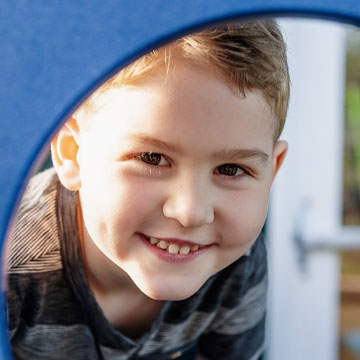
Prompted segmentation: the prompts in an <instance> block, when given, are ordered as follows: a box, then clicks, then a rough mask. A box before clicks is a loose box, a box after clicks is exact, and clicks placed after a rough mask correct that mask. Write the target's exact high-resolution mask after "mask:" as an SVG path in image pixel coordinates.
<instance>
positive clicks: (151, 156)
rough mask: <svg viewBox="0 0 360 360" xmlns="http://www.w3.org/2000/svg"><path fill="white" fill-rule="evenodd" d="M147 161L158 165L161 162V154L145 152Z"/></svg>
mask: <svg viewBox="0 0 360 360" xmlns="http://www.w3.org/2000/svg"><path fill="white" fill-rule="evenodd" d="M143 156H144V158H145V161H146V162H148V163H149V164H152V165H157V164H159V162H160V155H159V154H156V153H145V154H144V155H143Z"/></svg>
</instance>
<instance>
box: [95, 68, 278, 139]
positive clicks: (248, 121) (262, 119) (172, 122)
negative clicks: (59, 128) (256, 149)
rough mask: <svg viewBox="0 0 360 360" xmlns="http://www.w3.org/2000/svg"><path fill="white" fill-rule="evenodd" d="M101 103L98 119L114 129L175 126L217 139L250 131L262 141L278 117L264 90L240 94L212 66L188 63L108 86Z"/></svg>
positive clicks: (269, 135)
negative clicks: (123, 84)
mask: <svg viewBox="0 0 360 360" xmlns="http://www.w3.org/2000/svg"><path fill="white" fill-rule="evenodd" d="M95 107H96V111H95V112H94V116H93V117H94V118H95V119H96V118H98V120H97V121H96V123H98V124H102V125H101V126H100V127H103V128H108V127H111V128H112V129H113V131H114V132H117V131H119V132H128V133H131V132H139V131H142V132H144V131H146V132H155V131H157V132H158V133H159V132H160V133H161V132H162V131H163V130H165V129H167V128H168V127H169V126H170V127H175V128H176V129H177V130H178V131H180V132H181V135H182V136H187V137H190V135H192V134H193V132H194V131H196V132H198V135H199V136H200V135H203V137H205V135H206V137H207V139H210V138H212V139H213V141H216V139H218V136H223V139H222V140H221V141H225V139H229V138H230V137H234V134H237V136H238V138H239V139H240V138H246V133H249V131H250V132H251V133H252V134H253V135H254V134H257V140H259V141H260V140H267V139H269V138H270V139H271V140H272V138H273V134H274V121H275V120H274V116H273V114H272V111H271V109H270V107H269V105H268V104H267V102H266V100H265V98H264V97H263V95H262V93H261V92H260V91H247V92H245V93H244V94H243V93H240V92H239V91H237V90H236V89H235V88H234V87H232V86H230V85H229V83H228V82H227V81H226V80H225V79H224V78H223V77H222V76H220V75H219V74H218V73H217V72H214V71H213V70H212V69H210V68H209V67H204V66H200V65H198V64H193V63H188V62H185V63H181V62H177V63H176V66H172V67H171V68H169V69H160V70H157V71H156V72H155V73H153V74H152V75H151V76H148V77H147V78H146V79H145V80H144V81H142V82H141V83H137V84H136V85H127V86H120V87H116V88H111V89H108V90H107V91H105V92H104V93H102V94H101V95H100V96H98V97H97V100H96V104H95ZM100 118H101V119H100ZM98 130H99V129H98ZM179 135H180V133H179ZM248 135H249V134H248ZM254 140H255V139H254Z"/></svg>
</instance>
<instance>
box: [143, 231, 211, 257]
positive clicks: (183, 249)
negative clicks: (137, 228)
mask: <svg viewBox="0 0 360 360" xmlns="http://www.w3.org/2000/svg"><path fill="white" fill-rule="evenodd" d="M144 237H145V239H146V240H147V241H148V242H149V243H150V244H152V245H155V246H157V247H158V248H160V249H162V250H164V251H166V252H168V253H169V254H173V255H177V254H179V255H187V254H189V253H195V252H197V251H199V250H200V249H202V248H204V247H205V246H201V245H193V244H190V243H188V242H179V241H175V240H164V239H157V238H155V237H150V236H146V235H144Z"/></svg>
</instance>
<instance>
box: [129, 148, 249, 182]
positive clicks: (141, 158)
mask: <svg viewBox="0 0 360 360" xmlns="http://www.w3.org/2000/svg"><path fill="white" fill-rule="evenodd" d="M149 156H152V157H157V159H158V160H159V161H160V163H158V164H152V163H151V162H150V161H146V160H145V157H147V158H149ZM134 158H135V159H136V160H139V161H141V162H142V163H144V164H146V165H148V166H150V167H151V168H154V167H168V166H169V165H170V161H169V160H168V159H167V158H166V157H165V156H164V155H162V154H159V153H155V152H143V153H140V154H137V155H135V156H134ZM162 160H165V161H166V162H167V165H160V164H161V161H162ZM219 168H226V169H227V170H229V169H231V170H234V169H235V170H236V172H237V171H238V170H240V171H241V174H238V175H236V173H235V174H234V175H225V174H221V173H220V172H219ZM214 173H215V174H218V175H220V176H222V177H225V178H240V177H243V176H249V175H250V173H249V171H247V170H246V169H244V168H243V167H241V166H239V165H237V164H232V163H226V164H223V165H220V166H218V167H217V168H216V169H215V171H214Z"/></svg>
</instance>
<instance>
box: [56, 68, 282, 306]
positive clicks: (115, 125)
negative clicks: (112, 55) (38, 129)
mask: <svg viewBox="0 0 360 360" xmlns="http://www.w3.org/2000/svg"><path fill="white" fill-rule="evenodd" d="M99 101H101V104H98V105H99V110H98V111H97V112H96V113H94V114H93V115H92V118H91V119H89V121H91V124H90V125H89V127H88V129H87V130H83V131H80V132H77V130H74V129H73V133H74V134H75V136H74V138H75V139H76V143H77V146H75V147H74V149H75V150H76V152H77V153H76V162H77V165H76V166H77V167H78V174H77V175H76V176H77V177H78V185H76V187H77V188H78V189H79V194H80V199H81V207H82V215H83V223H84V242H85V248H86V256H87V261H88V264H89V268H90V271H91V272H92V273H94V274H95V277H98V278H99V279H100V278H101V276H102V275H100V274H106V280H104V281H105V282H106V283H108V284H110V283H111V284H116V281H117V279H124V275H125V278H128V276H129V277H130V278H131V279H132V281H133V282H134V283H135V284H136V285H137V287H138V288H139V289H140V290H141V291H142V292H143V293H145V294H146V295H147V296H149V297H151V298H153V299H159V300H181V299H185V298H187V297H189V296H191V295H193V294H194V293H195V292H196V291H197V290H198V289H199V288H200V287H201V286H202V285H203V284H204V283H205V281H206V280H207V279H209V277H211V276H212V275H213V274H215V273H216V272H218V271H220V270H221V269H223V268H225V267H226V266H228V265H229V264H231V263H232V262H234V261H235V260H237V259H238V258H239V257H241V256H242V255H243V254H244V253H245V252H246V251H247V250H248V249H249V247H250V246H251V245H252V244H253V242H254V241H255V240H256V238H257V236H258V234H259V232H260V230H261V228H262V226H263V224H264V221H265V217H266V213H267V206H268V198H269V191H270V187H271V183H272V180H273V177H274V175H275V173H276V171H277V169H278V167H279V166H280V163H281V161H282V158H283V155H284V154H285V151H286V143H285V142H278V143H277V144H276V145H275V147H274V146H273V130H272V129H273V126H274V121H275V119H273V117H272V114H271V111H270V108H269V106H268V104H267V103H266V102H265V100H264V99H263V97H262V95H261V93H260V92H257V91H253V92H247V93H246V97H243V96H242V95H240V94H238V93H236V92H235V91H234V90H232V89H230V87H229V86H228V85H227V84H226V83H225V81H224V80H223V79H222V78H221V77H219V76H217V75H215V74H213V73H211V71H210V70H208V69H206V68H200V67H197V66H195V65H190V64H185V65H184V64H182V65H177V66H176V67H175V68H174V69H172V70H170V72H169V73H168V74H167V75H165V71H164V72H163V73H162V72H158V73H157V74H156V75H152V76H151V77H150V78H148V79H147V80H146V81H145V82H143V83H142V84H141V85H137V86H134V87H121V88H118V89H112V90H109V91H107V92H106V93H105V94H103V95H102V96H101V99H100V100H99ZM77 147H78V148H77ZM60 178H61V176H60ZM64 182H66V181H63V183H64ZM68 187H69V186H68ZM126 274H127V275H128V276H127V275H126ZM103 279H105V278H104V277H103Z"/></svg>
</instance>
